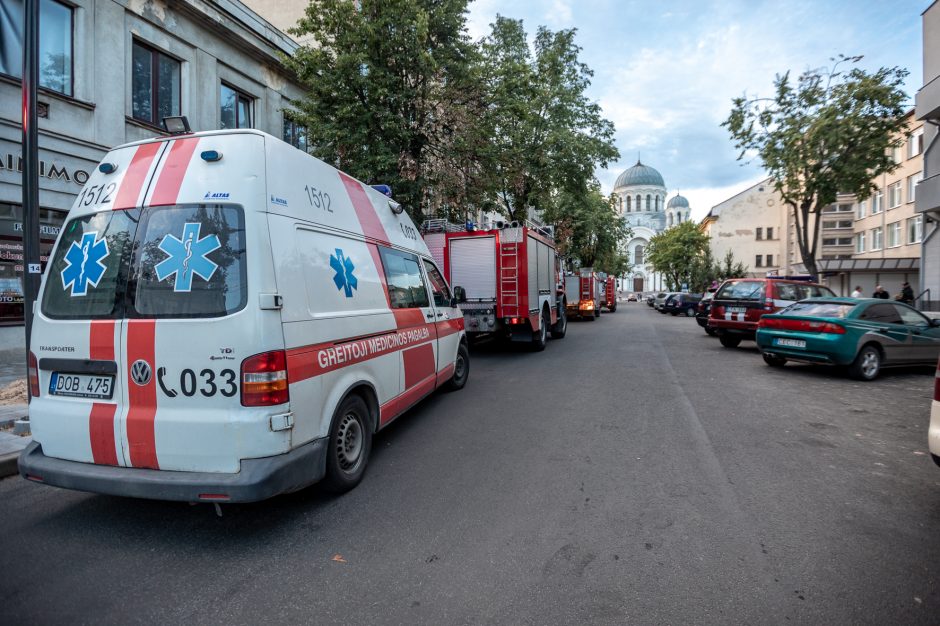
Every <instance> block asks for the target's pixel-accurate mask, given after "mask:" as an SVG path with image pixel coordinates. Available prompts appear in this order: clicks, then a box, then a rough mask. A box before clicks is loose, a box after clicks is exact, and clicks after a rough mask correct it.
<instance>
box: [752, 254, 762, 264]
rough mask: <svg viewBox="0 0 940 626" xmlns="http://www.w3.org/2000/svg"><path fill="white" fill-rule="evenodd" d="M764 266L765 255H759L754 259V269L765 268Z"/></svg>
mask: <svg viewBox="0 0 940 626" xmlns="http://www.w3.org/2000/svg"><path fill="white" fill-rule="evenodd" d="M763 265H764V255H763V254H758V255H757V256H756V257H754V267H763Z"/></svg>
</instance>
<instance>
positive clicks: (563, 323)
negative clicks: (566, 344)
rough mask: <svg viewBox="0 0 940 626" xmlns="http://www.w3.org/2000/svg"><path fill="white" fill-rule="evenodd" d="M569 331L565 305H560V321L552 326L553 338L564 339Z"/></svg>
mask: <svg viewBox="0 0 940 626" xmlns="http://www.w3.org/2000/svg"><path fill="white" fill-rule="evenodd" d="M567 332H568V314H567V313H566V312H565V307H563V306H560V307H558V321H557V322H555V325H554V326H552V339H564V338H565V334H566V333H567Z"/></svg>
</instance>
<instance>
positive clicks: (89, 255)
mask: <svg viewBox="0 0 940 626" xmlns="http://www.w3.org/2000/svg"><path fill="white" fill-rule="evenodd" d="M108 254H110V251H109V250H108V241H107V240H106V239H98V231H92V232H88V233H84V234H83V235H82V238H81V239H80V240H79V241H73V242H72V245H71V246H70V247H69V250H68V252H66V253H65V262H66V263H67V264H68V265H66V267H65V269H64V270H62V273H61V275H62V289H68V288H69V285H71V286H72V293H71V295H72V297H73V298H74V297H75V296H84V295H86V294H87V293H88V285H91V286H92V287H97V286H98V283H99V282H100V281H101V277H102V276H104V272H105V270H106V269H108V268H107V266H106V265H105V264H104V263H102V261H103V260H104V259H105V258H106V257H107V256H108Z"/></svg>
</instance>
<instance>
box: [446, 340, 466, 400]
mask: <svg viewBox="0 0 940 626" xmlns="http://www.w3.org/2000/svg"><path fill="white" fill-rule="evenodd" d="M468 378H470V350H469V348H467V344H466V343H464V342H462V341H461V342H460V345H458V346H457V359H456V360H455V361H454V375H453V376H451V377H450V380H448V381H447V382H446V383H444V389H446V390H447V391H457V390H459V389H463V386H464V385H466V384H467V379H468Z"/></svg>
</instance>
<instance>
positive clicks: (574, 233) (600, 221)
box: [546, 184, 633, 276]
mask: <svg viewBox="0 0 940 626" xmlns="http://www.w3.org/2000/svg"><path fill="white" fill-rule="evenodd" d="M546 218H547V219H549V221H551V222H553V223H554V224H555V225H556V226H555V241H556V243H557V249H558V253H559V254H560V255H562V256H565V257H567V258H568V259H569V260H570V261H574V260H575V259H577V261H578V264H579V265H580V266H581V267H593V268H594V269H595V270H597V271H599V272H607V273H608V274H612V275H615V276H620V275H622V274H624V273H626V272H628V271H629V267H630V266H629V263H628V262H627V256H626V254H624V252H623V250H622V248H621V242H623V241H624V240H626V239H627V238H629V237H630V236H632V234H633V231H632V230H631V229H630V227H629V226H627V223H626V220H625V219H624V218H622V217H621V216H620V215H619V214H618V213H617V211H616V209H615V208H614V205H613V202H612V201H611V199H610V198H605V197H604V196H603V195H602V194H601V191H600V187H599V186H598V185H597V184H594V185H592V186H591V189H590V191H589V192H588V193H587V194H581V193H576V194H574V193H562V194H561V197H560V199H559V201H558V202H557V203H556V204H554V205H553V207H552V209H551V210H550V211H549V213H548V214H547V215H546ZM572 265H573V263H569V266H572ZM570 268H571V267H570Z"/></svg>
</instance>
